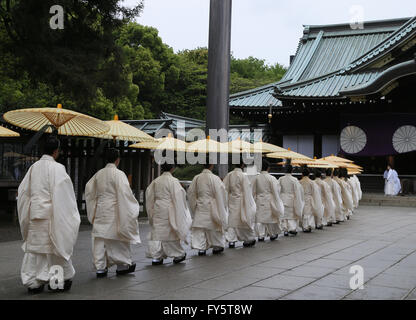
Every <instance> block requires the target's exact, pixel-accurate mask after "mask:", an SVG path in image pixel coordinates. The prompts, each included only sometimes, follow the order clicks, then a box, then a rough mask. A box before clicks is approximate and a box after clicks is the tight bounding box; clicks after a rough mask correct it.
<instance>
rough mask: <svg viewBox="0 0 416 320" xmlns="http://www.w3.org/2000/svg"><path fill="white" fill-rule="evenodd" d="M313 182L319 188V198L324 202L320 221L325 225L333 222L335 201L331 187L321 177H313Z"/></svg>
mask: <svg viewBox="0 0 416 320" xmlns="http://www.w3.org/2000/svg"><path fill="white" fill-rule="evenodd" d="M315 183H316V184H317V185H318V187H319V188H320V191H321V199H322V202H323V204H324V216H323V219H322V223H323V224H324V225H327V224H328V223H335V222H336V218H335V202H334V195H333V194H332V190H331V187H330V185H329V184H328V183H326V182H325V181H324V180H322V179H321V178H317V179H315Z"/></svg>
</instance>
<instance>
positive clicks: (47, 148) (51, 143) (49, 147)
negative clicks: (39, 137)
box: [43, 135, 61, 156]
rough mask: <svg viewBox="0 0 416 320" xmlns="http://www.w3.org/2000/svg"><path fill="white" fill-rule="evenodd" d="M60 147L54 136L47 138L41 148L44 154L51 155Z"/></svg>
mask: <svg viewBox="0 0 416 320" xmlns="http://www.w3.org/2000/svg"><path fill="white" fill-rule="evenodd" d="M60 146H61V142H60V141H59V140H58V138H57V137H56V136H53V135H52V136H49V137H48V138H47V139H46V141H45V145H44V147H43V151H44V154H47V155H50V156H51V155H52V154H53V153H54V152H55V151H56V150H58V149H59V147H60Z"/></svg>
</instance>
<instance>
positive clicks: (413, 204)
mask: <svg viewBox="0 0 416 320" xmlns="http://www.w3.org/2000/svg"><path fill="white" fill-rule="evenodd" d="M360 205H364V206H365V205H367V206H383V207H410V208H416V196H404V197H403V196H396V197H392V196H385V195H384V194H368V193H365V194H363V198H362V199H361V201H360Z"/></svg>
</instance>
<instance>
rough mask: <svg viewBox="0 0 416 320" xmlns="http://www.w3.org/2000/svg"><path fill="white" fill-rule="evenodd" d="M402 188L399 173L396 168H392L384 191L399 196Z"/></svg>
mask: <svg viewBox="0 0 416 320" xmlns="http://www.w3.org/2000/svg"><path fill="white" fill-rule="evenodd" d="M401 189H402V186H401V184H400V179H399V175H398V174H397V171H396V170H394V169H390V170H389V171H388V172H387V179H386V186H385V188H384V193H385V194H386V195H387V196H397V195H398V194H399V192H400V190H401Z"/></svg>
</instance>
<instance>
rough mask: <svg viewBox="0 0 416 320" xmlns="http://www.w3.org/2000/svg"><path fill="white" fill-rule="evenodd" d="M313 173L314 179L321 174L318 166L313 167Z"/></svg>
mask: <svg viewBox="0 0 416 320" xmlns="http://www.w3.org/2000/svg"><path fill="white" fill-rule="evenodd" d="M313 173H314V174H315V177H316V179H318V178H320V177H321V176H322V172H321V170H319V169H318V168H315V169H314V170H313Z"/></svg>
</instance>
